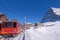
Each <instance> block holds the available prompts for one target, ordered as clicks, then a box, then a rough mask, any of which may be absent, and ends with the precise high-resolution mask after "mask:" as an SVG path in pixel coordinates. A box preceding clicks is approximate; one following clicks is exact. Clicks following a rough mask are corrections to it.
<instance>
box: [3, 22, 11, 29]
mask: <svg viewBox="0 0 60 40" xmlns="http://www.w3.org/2000/svg"><path fill="white" fill-rule="evenodd" d="M11 26H12V22H4V27H6V28H9V27H11Z"/></svg>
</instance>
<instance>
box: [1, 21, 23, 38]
mask: <svg viewBox="0 0 60 40" xmlns="http://www.w3.org/2000/svg"><path fill="white" fill-rule="evenodd" d="M21 31H23V29H22V25H21V24H19V22H17V21H8V22H0V35H4V36H10V37H14V36H16V35H18V34H19V33H20V32H21Z"/></svg>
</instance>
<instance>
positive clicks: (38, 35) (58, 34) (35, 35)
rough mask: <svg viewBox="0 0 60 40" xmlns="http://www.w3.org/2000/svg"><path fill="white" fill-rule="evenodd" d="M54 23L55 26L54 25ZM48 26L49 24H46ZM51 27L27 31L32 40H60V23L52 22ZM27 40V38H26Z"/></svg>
mask: <svg viewBox="0 0 60 40" xmlns="http://www.w3.org/2000/svg"><path fill="white" fill-rule="evenodd" d="M52 23H54V25H52ZM46 24H48V23H46ZM50 24H51V26H50V25H49V26H48V27H47V26H44V27H42V28H37V29H34V28H31V29H28V30H26V33H28V34H29V36H28V37H29V38H30V40H60V27H59V26H60V21H56V22H51V23H50ZM26 39H27V38H26Z"/></svg>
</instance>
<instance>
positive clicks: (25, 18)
mask: <svg viewBox="0 0 60 40" xmlns="http://www.w3.org/2000/svg"><path fill="white" fill-rule="evenodd" d="M24 28H26V16H24Z"/></svg>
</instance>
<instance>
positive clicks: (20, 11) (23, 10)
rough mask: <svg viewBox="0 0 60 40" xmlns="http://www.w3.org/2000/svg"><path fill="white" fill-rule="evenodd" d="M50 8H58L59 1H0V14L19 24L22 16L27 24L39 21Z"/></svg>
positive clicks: (59, 5)
mask: <svg viewBox="0 0 60 40" xmlns="http://www.w3.org/2000/svg"><path fill="white" fill-rule="evenodd" d="M50 7H60V0H0V13H5V14H6V16H7V17H8V19H10V20H12V19H17V20H18V21H19V22H21V23H23V22H24V16H26V19H27V22H32V23H35V22H37V21H40V20H41V19H42V18H43V16H44V14H45V12H46V11H47V10H48V9H49V8H50Z"/></svg>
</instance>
